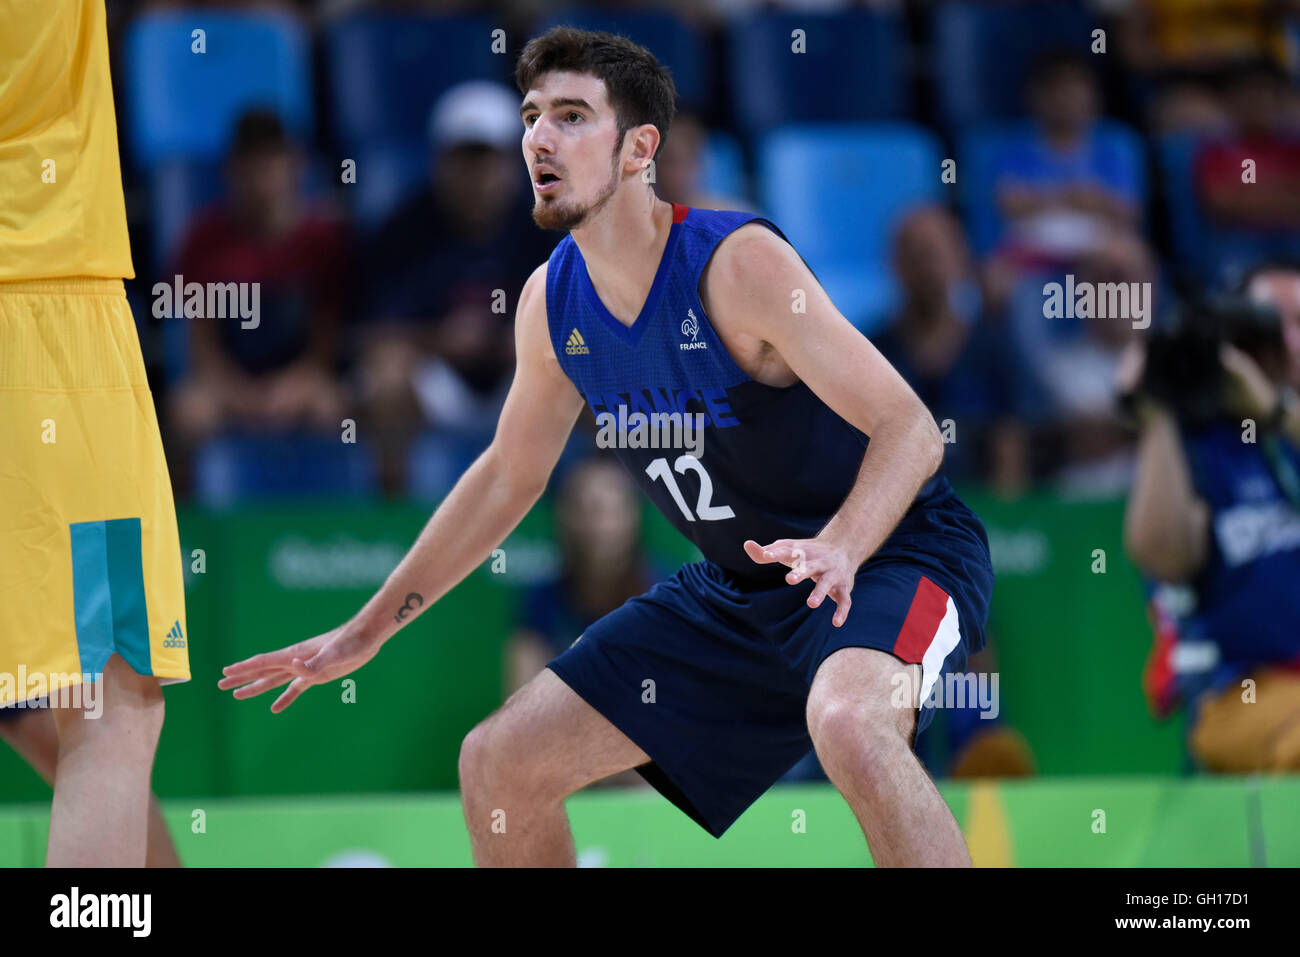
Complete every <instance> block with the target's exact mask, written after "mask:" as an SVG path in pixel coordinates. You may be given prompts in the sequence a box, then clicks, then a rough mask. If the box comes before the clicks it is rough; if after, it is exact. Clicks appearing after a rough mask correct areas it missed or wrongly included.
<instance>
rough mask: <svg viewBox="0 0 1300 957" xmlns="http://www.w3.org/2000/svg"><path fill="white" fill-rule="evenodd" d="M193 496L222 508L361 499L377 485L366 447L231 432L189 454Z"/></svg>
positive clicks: (327, 438)
mask: <svg viewBox="0 0 1300 957" xmlns="http://www.w3.org/2000/svg"><path fill="white" fill-rule="evenodd" d="M194 469H195V498H196V500H197V501H198V502H199V504H201V505H205V506H208V507H211V508H225V507H228V506H231V505H235V504H238V503H240V502H247V501H257V500H273V499H304V498H312V499H329V498H362V497H366V496H370V495H374V494H376V492H377V489H378V481H377V477H378V467H377V464H376V461H375V456H374V453H373V452H372V450H371V449H370V447H369V446H368V445H367V444H365V443H364V442H362V441H360V440H358V441H357V442H356V443H355V444H351V443H347V444H345V443H343V442H341V441H340V440H339V437H338V436H336V435H318V434H306V433H289V434H283V433H277V434H271V435H250V434H243V433H237V432H231V433H228V434H226V435H222V436H219V437H217V438H215V439H212V440H211V441H209V442H207V443H205V444H204V445H203V446H202V447H201V448H199V450H198V452H197V453H196V455H195V461H194Z"/></svg>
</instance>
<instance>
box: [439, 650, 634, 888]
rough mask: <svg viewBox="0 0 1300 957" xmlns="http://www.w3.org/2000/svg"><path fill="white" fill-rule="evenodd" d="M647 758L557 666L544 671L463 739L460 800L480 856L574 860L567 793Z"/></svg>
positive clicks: (513, 861)
mask: <svg viewBox="0 0 1300 957" xmlns="http://www.w3.org/2000/svg"><path fill="white" fill-rule="evenodd" d="M647 761H649V758H648V757H647V756H646V754H645V752H644V751H642V750H641V749H640V748H639V747H637V746H636V745H635V744H633V743H632V741H631V740H629V739H628V737H627V736H626V735H624V734H623V733H622V732H621V731H619V730H618V728H616V727H614V725H612V724H611V723H610V722H609V721H608V720H606V719H605V718H604V717H602V716H601V715H600V713H599V712H597V711H596V710H595V709H594V708H592V707H591V706H590V705H589V704H587V703H586V702H585V701H583V700H582V698H580V697H579V696H578V695H577V694H576V693H574V692H573V690H572V689H570V688H569V686H568V685H566V684H565V683H564V682H563V681H561V680H560V678H559V677H557V676H556V674H555V673H554V672H552V671H551V670H549V669H547V670H544V671H542V673H541V674H539V675H538V676H537V677H535V678H533V679H532V680H531V681H529V682H528V683H527V684H526V685H524V686H523V687H522V688H520V689H519V690H518V691H516V692H515V693H514V694H513V695H511V696H510V698H509V700H507V701H506V703H505V704H503V705H502V706H501V707H500V708H499V709H497V710H496V711H495V712H493V713H492V714H491V715H489V716H488V717H487V718H486V719H484V720H483V721H482V722H480V723H479V724H478V725H476V726H475V727H474V729H473V730H472V731H470V733H469V734H468V735H466V737H465V741H464V743H463V744H462V745H461V750H460V790H461V801H462V803H463V806H464V810H465V824H466V826H467V827H468V828H469V834H470V841H471V843H472V845H473V851H474V861H475V863H476V864H479V865H488V866H501V865H513V866H536V867H545V866H567V867H572V866H574V865H575V864H576V855H575V851H574V845H573V835H572V834H571V833H570V831H569V819H568V815H567V814H566V813H565V810H564V799H565V798H566V797H568V796H569V795H570V794H572V793H573V792H575V791H577V790H580V789H581V788H583V787H586V786H587V785H588V784H591V783H592V782H593V781H599V780H601V779H602V778H606V777H609V776H610V775H611V774H617V773H618V772H620V771H626V770H627V769H629V768H634V767H638V766H639V765H642V764H645V763H646V762H647Z"/></svg>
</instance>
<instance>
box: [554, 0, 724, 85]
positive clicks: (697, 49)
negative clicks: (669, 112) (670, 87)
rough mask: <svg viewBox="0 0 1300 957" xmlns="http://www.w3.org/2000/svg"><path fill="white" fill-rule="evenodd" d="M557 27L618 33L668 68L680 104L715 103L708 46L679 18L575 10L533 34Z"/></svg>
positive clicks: (640, 12)
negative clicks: (640, 46) (648, 52)
mask: <svg viewBox="0 0 1300 957" xmlns="http://www.w3.org/2000/svg"><path fill="white" fill-rule="evenodd" d="M554 26H570V27H577V28H579V29H582V30H601V31H604V32H606V33H617V34H620V35H622V36H625V37H627V38H628V39H630V40H632V41H633V42H635V43H639V44H641V45H642V46H644V47H646V48H647V49H649V50H650V52H652V53H653V54H654V55H655V56H656V57H657V58H658V60H659V62H660V63H662V64H663V65H664V66H666V67H667V68H668V71H669V72H670V73H671V74H672V76H673V84H674V85H675V86H676V87H677V96H678V98H679V99H680V100H681V105H683V106H687V107H692V108H695V109H705V108H707V107H709V106H710V105H711V104H712V102H713V82H712V80H713V78H712V76H711V74H710V73H709V70H708V64H709V63H711V62H712V59H713V58H712V56H711V55H710V51H709V48H708V43H707V41H706V40H705V38H704V37H702V36H701V35H700V34H699V33H698V32H697V31H696V30H695V29H694V28H693V27H691V26H690V25H689V24H687V23H684V22H683V21H682V18H681V17H680V16H678V15H675V14H671V13H665V12H661V11H658V10H581V9H580V10H572V11H569V12H567V13H563V14H552V15H549V16H547V17H545V18H544V19H543V20H541V21H540V22H539V23H538V24H537V26H536V28H535V30H534V33H535V34H537V33H543V32H545V31H546V30H549V29H550V28H551V27H554Z"/></svg>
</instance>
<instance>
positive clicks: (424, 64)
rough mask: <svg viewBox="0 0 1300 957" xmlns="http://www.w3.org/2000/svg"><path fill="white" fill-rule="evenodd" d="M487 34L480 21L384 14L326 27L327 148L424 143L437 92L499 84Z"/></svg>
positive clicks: (502, 66) (500, 65) (498, 65)
mask: <svg viewBox="0 0 1300 957" xmlns="http://www.w3.org/2000/svg"><path fill="white" fill-rule="evenodd" d="M493 29H494V27H493V25H492V23H491V22H490V21H489V20H486V19H483V18H480V17H471V16H463V17H446V16H423V15H407V16H403V15H384V14H358V15H356V16H351V17H347V18H345V19H342V20H340V21H338V22H337V23H334V24H332V25H330V26H329V27H327V28H326V30H325V35H324V41H323V42H324V50H325V57H326V73H327V87H328V90H329V97H330V101H331V104H332V110H331V120H332V122H333V123H334V138H335V140H336V141H337V142H338V144H339V145H340V146H341V147H342V148H343V149H344V150H360V149H361V148H362V147H363V146H366V145H372V144H375V143H378V142H386V141H390V140H395V141H407V142H409V141H412V140H418V141H421V142H425V141H426V132H427V128H428V124H429V112H430V110H432V108H433V104H434V102H435V101H437V99H438V96H439V95H440V94H442V93H443V92H444V91H445V90H447V89H448V88H449V87H452V86H454V85H455V84H457V83H460V82H461V81H464V80H499V81H501V80H504V79H505V75H506V73H507V71H508V69H509V65H508V60H509V58H508V57H507V56H505V55H499V54H495V53H493V52H492V31H493ZM520 130H521V132H522V126H521V127H520Z"/></svg>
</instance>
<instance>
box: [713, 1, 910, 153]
mask: <svg viewBox="0 0 1300 957" xmlns="http://www.w3.org/2000/svg"><path fill="white" fill-rule="evenodd" d="M796 30H798V31H802V35H801V36H802V39H803V42H804V44H805V47H804V49H805V52H802V53H796V52H794V51H793V46H794V44H795V43H796V42H798V40H797V37H798V36H799V35H796V34H795V31H796ZM727 69H728V75H729V77H730V81H731V101H732V111H733V119H734V120H735V122H736V124H737V125H738V126H739V128H740V129H741V130H743V131H745V132H746V133H747V134H749V135H755V134H758V133H761V132H763V131H765V130H767V129H770V128H771V127H774V126H777V125H780V124H784V123H821V122H828V121H863V120H894V119H902V118H903V117H905V116H906V115H907V113H908V111H909V110H910V108H911V101H912V97H911V87H910V84H909V76H908V56H907V35H906V32H905V30H904V27H903V20H902V17H901V16H899V15H897V14H876V13H871V12H869V11H865V10H848V11H844V12H839V13H829V14H827V13H803V12H799V13H784V12H782V13H761V14H752V15H747V16H743V17H738V18H736V19H734V20H732V21H731V23H730V25H729V27H728V43H727Z"/></svg>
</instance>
